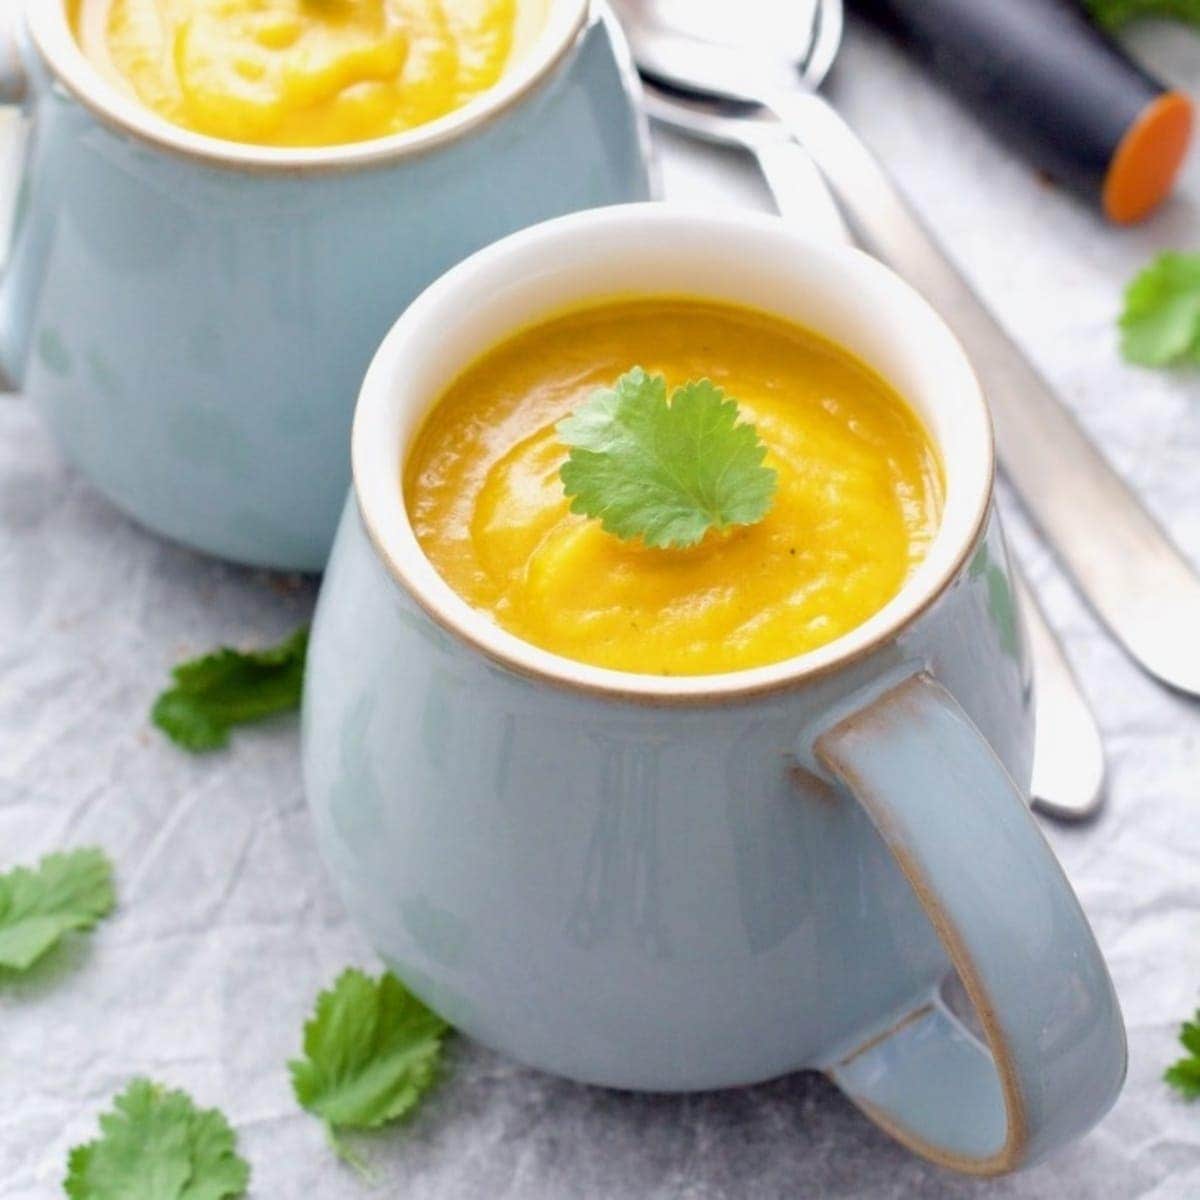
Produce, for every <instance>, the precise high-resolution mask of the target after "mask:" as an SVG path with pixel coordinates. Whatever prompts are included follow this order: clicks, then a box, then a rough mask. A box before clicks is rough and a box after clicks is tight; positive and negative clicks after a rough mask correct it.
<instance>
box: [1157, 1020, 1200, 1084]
mask: <svg viewBox="0 0 1200 1200" xmlns="http://www.w3.org/2000/svg"><path fill="white" fill-rule="evenodd" d="M1179 1041H1180V1042H1181V1043H1182V1045H1183V1048H1184V1049H1185V1050H1186V1051H1187V1052H1188V1054H1187V1057H1186V1058H1181V1059H1180V1060H1179V1061H1178V1062H1177V1063H1175V1064H1174V1065H1172V1066H1170V1067H1168V1068H1167V1070H1166V1072H1165V1074H1164V1075H1163V1078H1164V1079H1165V1080H1166V1081H1167V1083H1169V1084H1170V1085H1171V1086H1172V1087H1173V1088H1175V1089H1176V1090H1177V1091H1179V1092H1181V1093H1182V1094H1183V1096H1184V1098H1185V1099H1188V1100H1200V1011H1198V1012H1197V1013H1196V1015H1195V1017H1194V1018H1193V1019H1192V1020H1190V1021H1184V1023H1183V1028H1182V1029H1180V1031H1179Z"/></svg>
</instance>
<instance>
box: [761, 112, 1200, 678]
mask: <svg viewBox="0 0 1200 1200" xmlns="http://www.w3.org/2000/svg"><path fill="white" fill-rule="evenodd" d="M764 99H765V102H766V104H767V105H768V107H769V108H770V109H771V110H772V111H773V112H775V114H776V115H777V116H778V117H779V118H780V119H781V120H782V121H783V122H784V123H785V124H786V125H787V127H788V129H789V130H790V132H791V133H792V134H793V136H794V137H796V139H797V140H798V141H799V142H800V143H801V144H802V145H803V146H804V148H805V149H806V150H807V151H808V152H809V154H811V155H812V157H813V160H814V161H815V162H816V164H817V166H818V167H819V168H820V170H821V172H822V174H823V175H824V176H825V178H826V180H827V181H828V183H829V185H830V187H831V188H832V189H833V192H834V194H835V195H836V196H837V198H838V200H839V201H840V202H841V204H842V207H843V208H844V210H845V212H846V213H847V215H848V217H849V219H850V223H851V225H852V226H853V227H854V232H855V234H856V235H857V236H858V237H859V239H860V240H861V241H862V242H863V244H864V245H865V246H866V248H867V249H868V250H870V251H872V252H873V253H874V254H876V255H877V256H878V257H879V258H881V259H883V260H884V261H885V262H887V263H888V264H889V265H890V266H892V267H893V268H894V269H895V270H896V271H898V272H899V273H900V274H901V275H903V276H904V277H905V278H906V279H907V280H908V281H909V282H910V283H911V284H912V285H913V286H914V287H916V288H917V289H918V290H919V291H920V292H922V293H923V294H924V295H925V297H926V299H928V300H929V301H930V303H932V304H933V305H934V306H935V307H936V308H937V309H938V310H939V311H940V312H941V313H942V315H943V317H944V318H945V319H946V321H947V322H948V323H949V324H950V326H951V327H952V328H953V329H954V331H955V332H956V333H957V334H958V336H959V338H960V340H961V341H962V343H963V345H964V346H965V347H966V350H967V353H968V355H969V356H970V357H971V360H972V361H973V362H974V364H975V367H976V369H977V370H978V372H979V375H980V378H981V379H982V381H983V384H984V391H985V392H986V394H987V397H988V400H989V402H990V405H991V409H992V418H993V421H994V423H995V427H996V442H997V449H998V451H999V457H1000V462H1001V465H1002V466H1003V468H1004V470H1005V473H1006V474H1007V475H1008V477H1009V479H1010V480H1011V481H1012V483H1013V484H1014V485H1015V486H1016V488H1017V490H1018V492H1019V493H1020V495H1021V497H1022V499H1023V501H1024V503H1025V506H1026V508H1027V509H1028V510H1029V512H1030V514H1031V515H1032V516H1033V518H1034V520H1035V521H1036V523H1037V524H1038V525H1039V526H1040V527H1041V530H1042V533H1043V534H1044V535H1045V537H1046V539H1047V540H1048V541H1049V542H1050V544H1051V545H1052V546H1053V547H1054V549H1055V550H1056V551H1057V553H1058V556H1059V558H1060V560H1061V561H1062V563H1063V564H1064V566H1065V567H1066V568H1067V570H1068V571H1070V573H1071V574H1072V575H1073V576H1074V578H1075V581H1076V583H1077V584H1078V586H1079V588H1080V591H1081V592H1082V593H1083V595H1084V596H1085V597H1086V598H1087V599H1088V600H1089V602H1090V603H1091V605H1092V607H1093V608H1094V609H1095V611H1096V612H1097V614H1098V615H1099V616H1100V618H1101V619H1102V620H1103V621H1104V622H1105V624H1106V625H1107V626H1108V627H1109V629H1110V630H1111V631H1112V632H1113V634H1114V635H1115V636H1116V637H1117V638H1118V640H1120V641H1121V642H1122V643H1123V644H1124V646H1125V648H1126V650H1128V651H1129V653H1130V654H1131V655H1132V656H1133V657H1134V658H1135V659H1137V661H1138V662H1140V663H1141V665H1142V666H1143V667H1144V668H1145V669H1146V670H1147V671H1149V672H1150V673H1151V674H1152V675H1155V676H1157V677H1158V678H1159V679H1161V680H1162V681H1163V682H1165V683H1167V684H1169V685H1171V686H1172V687H1175V688H1179V689H1180V690H1182V691H1185V692H1189V693H1192V694H1193V695H1200V640H1198V639H1197V638H1196V637H1195V620H1196V614H1197V613H1198V612H1200V577H1197V575H1196V573H1195V571H1194V570H1193V568H1192V567H1191V566H1190V564H1189V563H1188V562H1187V561H1186V560H1185V559H1184V558H1183V556H1182V555H1181V554H1180V552H1179V550H1178V549H1177V548H1176V547H1175V546H1174V545H1173V543H1172V542H1171V541H1170V539H1169V538H1168V537H1167V535H1166V534H1165V533H1164V532H1163V530H1162V529H1161V528H1160V527H1159V525H1158V524H1157V523H1156V522H1155V520H1154V518H1153V517H1151V515H1150V514H1149V513H1148V512H1147V511H1146V509H1145V508H1144V507H1143V506H1142V504H1141V502H1140V501H1139V500H1138V498H1137V497H1136V496H1135V495H1134V493H1133V492H1132V491H1131V490H1130V488H1129V487H1128V485H1127V484H1126V483H1125V482H1124V481H1123V480H1122V479H1121V477H1120V476H1119V475H1118V474H1117V473H1116V472H1115V471H1114V470H1113V468H1112V467H1111V466H1110V465H1109V463H1108V461H1107V460H1106V459H1105V458H1104V456H1103V455H1102V454H1101V453H1100V452H1099V450H1097V448H1096V447H1095V446H1094V445H1093V444H1092V442H1091V441H1090V440H1089V439H1088V437H1087V435H1086V434H1085V433H1084V431H1083V429H1082V428H1081V427H1080V425H1079V424H1078V422H1077V421H1076V420H1075V418H1074V417H1073V416H1072V415H1071V414H1070V413H1069V412H1068V411H1067V409H1066V408H1065V407H1064V405H1063V404H1062V402H1061V401H1060V400H1059V399H1058V397H1057V396H1055V394H1054V392H1053V390H1052V389H1051V387H1050V385H1049V384H1048V383H1047V382H1046V381H1045V380H1044V379H1043V378H1042V376H1041V375H1040V374H1039V372H1038V371H1037V369H1036V368H1035V367H1034V366H1033V364H1032V363H1031V362H1030V361H1029V360H1028V359H1027V358H1026V357H1025V355H1024V354H1023V352H1022V351H1021V350H1020V349H1019V348H1018V347H1017V345H1016V344H1015V343H1014V342H1013V340H1012V339H1011V338H1010V337H1009V335H1008V334H1007V333H1006V332H1005V331H1004V329H1003V328H1002V327H1001V326H1000V324H999V322H998V321H997V320H996V318H995V317H994V316H993V315H992V313H991V312H989V311H988V309H987V307H986V306H985V305H984V303H983V302H982V301H981V300H980V299H979V297H978V296H977V295H976V294H975V292H974V291H973V290H972V289H971V286H970V285H969V284H968V283H967V281H966V280H965V279H964V278H963V277H962V275H961V274H959V272H958V271H957V270H956V269H955V267H954V266H952V265H951V263H950V261H949V259H948V258H947V257H946V254H945V252H944V251H943V250H942V248H941V247H940V246H939V245H938V244H937V242H936V241H935V240H934V238H933V236H932V235H931V234H930V233H929V232H928V230H927V229H926V228H925V227H924V225H923V224H922V223H921V221H920V219H919V218H918V217H917V216H916V214H915V213H914V212H913V211H912V209H911V208H910V206H909V204H908V202H907V201H906V200H905V199H904V198H903V196H902V195H901V193H900V191H899V189H898V188H897V187H896V185H895V184H894V183H893V182H892V180H891V179H890V178H889V177H888V175H887V173H886V172H885V171H884V169H883V168H882V167H881V166H880V164H879V163H878V162H877V161H876V160H875V158H874V156H873V155H872V154H871V152H870V151H869V150H867V148H866V147H865V146H864V145H863V143H862V142H861V141H860V140H859V138H858V135H857V134H856V133H855V132H854V131H853V130H852V129H851V128H850V126H849V125H847V124H846V122H845V121H843V120H842V118H841V117H840V116H839V115H838V113H837V112H836V111H835V110H834V109H833V108H832V107H831V106H830V105H829V103H828V102H827V101H825V100H824V99H823V98H822V97H820V96H819V95H817V94H816V93H813V92H799V91H787V92H780V93H777V94H773V95H771V96H770V97H767V98H764Z"/></svg>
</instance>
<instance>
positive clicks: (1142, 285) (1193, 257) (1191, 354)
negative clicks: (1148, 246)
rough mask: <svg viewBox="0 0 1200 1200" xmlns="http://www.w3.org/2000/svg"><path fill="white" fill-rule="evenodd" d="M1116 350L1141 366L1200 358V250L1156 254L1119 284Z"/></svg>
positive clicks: (1166, 364)
mask: <svg viewBox="0 0 1200 1200" xmlns="http://www.w3.org/2000/svg"><path fill="white" fill-rule="evenodd" d="M1121 353H1122V354H1124V356H1125V357H1126V359H1128V360H1129V362H1132V363H1140V364H1141V365H1142V366H1146V367H1164V366H1169V365H1171V364H1174V363H1185V362H1190V363H1198V362H1200V254H1174V253H1168V254H1160V255H1159V256H1158V258H1156V259H1155V260H1154V261H1153V262H1152V263H1151V264H1150V265H1149V266H1148V267H1146V268H1145V270H1143V271H1142V272H1141V273H1140V274H1139V275H1138V276H1137V277H1136V278H1135V279H1134V280H1133V282H1132V283H1130V285H1129V286H1128V287H1127V288H1126V289H1125V311H1124V312H1123V313H1122V314H1121Z"/></svg>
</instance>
